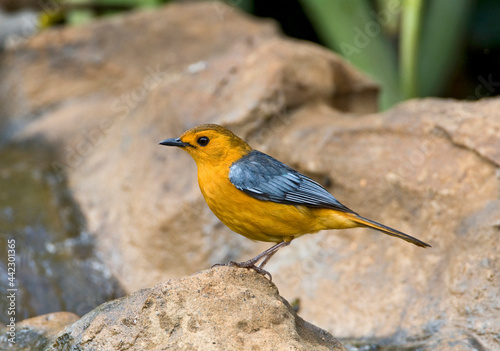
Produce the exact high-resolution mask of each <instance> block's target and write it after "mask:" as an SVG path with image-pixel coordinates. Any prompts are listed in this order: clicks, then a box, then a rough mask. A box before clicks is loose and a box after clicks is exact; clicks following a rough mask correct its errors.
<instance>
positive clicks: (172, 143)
mask: <svg viewBox="0 0 500 351" xmlns="http://www.w3.org/2000/svg"><path fill="white" fill-rule="evenodd" d="M160 145H165V146H178V147H186V146H188V145H189V144H188V143H184V142H182V141H181V138H170V139H165V140H163V141H161V142H160Z"/></svg>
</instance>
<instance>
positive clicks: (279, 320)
mask: <svg viewBox="0 0 500 351" xmlns="http://www.w3.org/2000/svg"><path fill="white" fill-rule="evenodd" d="M70 347H71V348H72V349H78V350H207V351H210V350H304V351H306V350H318V351H320V350H343V351H347V350H346V349H345V348H344V346H342V344H341V343H340V342H339V341H338V340H336V339H335V338H334V337H332V336H331V335H330V334H328V333H327V332H325V331H324V330H321V329H319V328H317V327H315V326H313V325H311V324H309V323H307V322H305V321H304V320H302V319H301V318H300V317H298V316H297V315H296V314H295V312H294V311H293V309H292V307H291V306H290V305H289V304H288V302H287V301H286V300H284V299H283V298H281V297H280V296H279V293H278V289H277V288H276V286H275V285H274V284H272V283H271V282H269V280H267V279H266V278H264V277H263V276H261V275H259V274H257V273H255V272H253V271H249V270H246V269H238V268H230V267H218V268H214V269H212V270H208V271H204V272H201V273H198V274H195V275H192V276H189V277H186V278H181V279H173V280H169V281H167V282H165V283H161V284H159V285H157V286H155V287H154V288H151V289H143V290H139V291H137V292H135V293H133V294H131V295H129V296H127V297H124V298H121V299H118V300H114V301H110V302H108V303H105V304H103V305H101V306H99V307H98V308H96V309H95V310H94V311H92V312H90V313H88V314H86V315H85V316H84V317H82V318H81V319H80V320H79V321H78V322H76V323H74V324H73V325H71V326H70V327H68V328H66V329H65V330H64V331H62V332H61V333H60V334H59V335H58V336H57V337H55V338H54V339H53V343H52V345H50V347H48V348H47V350H61V349H69V348H70Z"/></svg>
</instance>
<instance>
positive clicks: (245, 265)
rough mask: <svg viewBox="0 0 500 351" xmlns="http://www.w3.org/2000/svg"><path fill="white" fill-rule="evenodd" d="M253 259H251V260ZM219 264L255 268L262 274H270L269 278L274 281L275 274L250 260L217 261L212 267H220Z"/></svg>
mask: <svg viewBox="0 0 500 351" xmlns="http://www.w3.org/2000/svg"><path fill="white" fill-rule="evenodd" d="M250 261H251V260H250ZM219 266H230V267H238V268H248V269H253V270H254V271H256V272H257V273H259V274H262V275H263V276H266V275H267V276H268V277H269V280H270V281H273V276H272V275H271V273H269V272H268V271H266V270H265V269H262V268H260V267H258V266H256V265H255V264H254V263H253V262H249V261H246V262H235V261H231V262H229V263H216V264H214V265H213V266H212V268H214V267H219Z"/></svg>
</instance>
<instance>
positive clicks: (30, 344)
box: [0, 312, 80, 351]
mask: <svg viewBox="0 0 500 351" xmlns="http://www.w3.org/2000/svg"><path fill="white" fill-rule="evenodd" d="M79 319H80V317H78V316H77V315H76V314H74V313H70V312H55V313H49V314H44V315H41V316H37V317H33V318H29V319H25V320H23V321H22V322H20V323H17V324H16V327H15V329H16V330H15V340H16V343H15V344H11V343H9V342H8V339H9V338H11V337H12V336H13V335H11V334H9V331H10V328H9V329H7V330H4V331H3V332H2V333H1V334H0V349H1V350H18V351H20V350H26V351H28V350H42V349H44V348H45V347H48V346H49V344H50V343H52V341H53V340H54V339H55V337H56V336H57V335H58V334H59V333H60V332H61V331H62V330H63V329H64V328H65V327H67V326H70V325H71V324H73V323H75V322H76V321H77V320H79ZM2 329H3V328H2Z"/></svg>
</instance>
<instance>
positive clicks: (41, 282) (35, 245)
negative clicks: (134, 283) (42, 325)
mask: <svg viewBox="0 0 500 351" xmlns="http://www.w3.org/2000/svg"><path fill="white" fill-rule="evenodd" d="M32 144H34V143H32ZM51 160H52V158H51V153H50V152H49V151H47V149H46V148H43V147H39V146H37V145H29V146H28V145H26V144H10V145H8V146H5V147H3V148H2V149H0V291H1V292H2V295H4V296H2V298H0V311H8V307H9V303H10V302H9V300H8V299H7V298H6V297H5V296H6V295H7V289H8V288H11V287H10V286H9V283H10V282H11V281H12V279H11V280H9V277H10V278H12V275H11V276H9V275H8V271H7V263H8V258H9V256H8V247H7V243H8V241H9V240H10V241H9V243H10V244H12V243H13V242H14V241H15V255H14V258H15V264H16V270H15V276H14V277H15V281H14V283H15V288H17V292H16V302H15V308H16V315H15V316H16V321H17V322H19V321H21V320H23V319H26V318H29V317H33V316H37V315H41V314H45V313H49V312H55V311H70V312H75V313H76V314H78V315H80V316H81V315H83V314H85V313H87V312H88V311H90V310H92V309H93V308H95V307H96V306H98V305H99V304H101V303H103V302H105V301H108V300H111V299H114V298H116V297H120V296H123V291H122V289H121V288H120V287H119V285H118V283H117V282H116V280H115V279H114V278H113V277H112V275H111V274H110V272H109V271H108V269H107V268H106V267H105V266H104V265H103V264H102V262H101V261H100V260H99V259H98V257H97V256H96V253H95V250H94V243H93V238H92V236H91V235H90V234H89V233H87V232H86V231H85V221H84V217H83V216H82V214H81V212H80V211H79V208H78V206H77V204H76V203H75V202H74V201H73V199H72V197H71V193H70V191H69V190H68V188H67V186H66V183H65V181H60V180H59V178H57V177H56V175H55V174H54V171H53V170H52V168H51V166H50V164H51ZM12 239H13V240H14V241H12ZM11 253H12V252H11ZM11 260H12V258H11ZM8 318H9V316H8V315H7V313H0V322H1V323H4V324H8Z"/></svg>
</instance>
